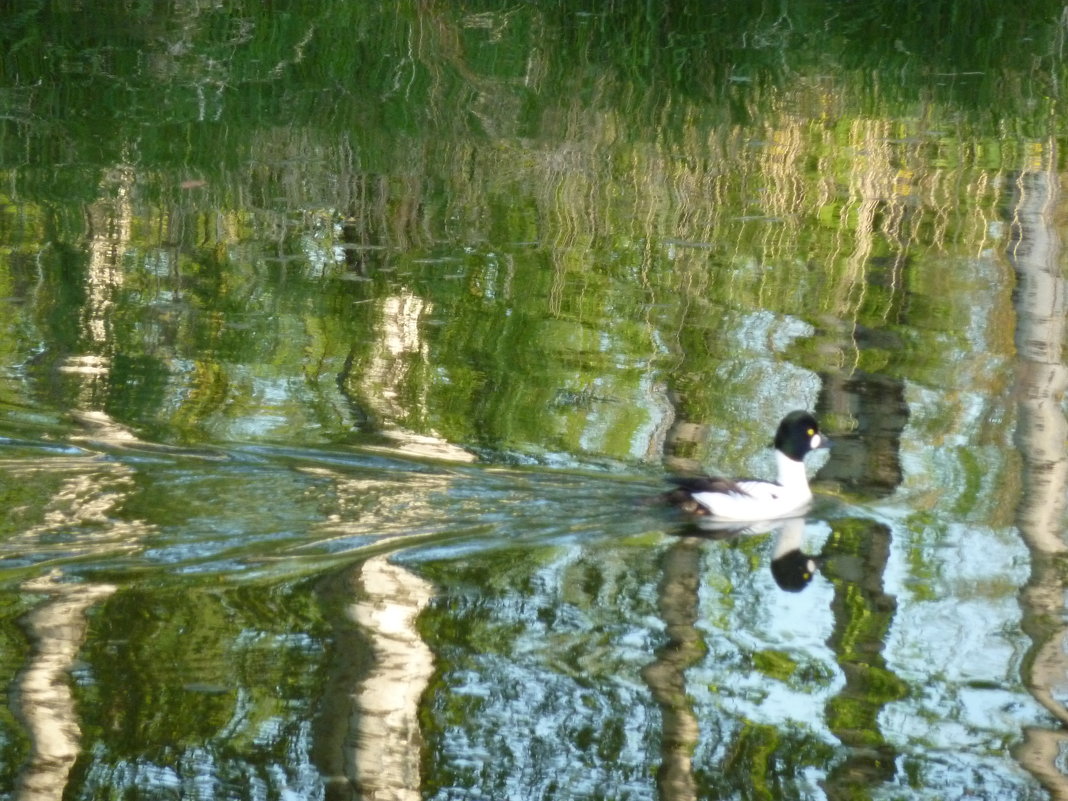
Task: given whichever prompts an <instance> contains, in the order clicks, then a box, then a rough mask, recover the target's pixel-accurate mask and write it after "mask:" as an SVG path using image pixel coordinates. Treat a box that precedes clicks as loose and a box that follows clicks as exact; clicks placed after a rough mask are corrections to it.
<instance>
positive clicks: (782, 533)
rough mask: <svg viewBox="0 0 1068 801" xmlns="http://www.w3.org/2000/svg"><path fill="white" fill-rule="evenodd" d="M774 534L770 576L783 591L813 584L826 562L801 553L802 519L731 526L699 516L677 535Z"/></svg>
mask: <svg viewBox="0 0 1068 801" xmlns="http://www.w3.org/2000/svg"><path fill="white" fill-rule="evenodd" d="M772 532H774V533H775V545H774V547H773V549H772V552H771V575H772V577H773V578H774V579H775V583H776V584H778V585H779V588H780V589H783V590H785V591H787V592H801V590H803V589H805V587H807V586H808V585H809V584H810V583H811V581H812V578H813V577H814V576H815V575H816V572H817V571H818V570H819V568H820V565H821V564H822V562H823V556H822V555H818V554H809V553H806V552H805V551H803V550H802V545H803V542H804V534H805V518H803V517H788V518H784V519H781V520H769V521H765V522H759V523H750V524H748V525H745V526H738V525H737V524H735V525H733V526H730V525H727V524H725V523H719V522H714V521H712V520H710V519H709V518H707V517H696V518H694V520H693V521H692V522H690V523H688V524H686V525H684V526H682V527H681V528H680V529H679V530H677V531H676V532H675V533H676V534H677V535H678V536H681V537H700V538H702V539H708V540H732V539H735V538H737V537H748V536H752V535H754V534H770V533H772Z"/></svg>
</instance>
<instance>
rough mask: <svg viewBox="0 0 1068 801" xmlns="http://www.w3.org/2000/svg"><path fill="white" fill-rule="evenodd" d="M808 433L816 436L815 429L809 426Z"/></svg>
mask: <svg viewBox="0 0 1068 801" xmlns="http://www.w3.org/2000/svg"><path fill="white" fill-rule="evenodd" d="M808 435H809V436H810V437H814V436H816V429H814V428H810V429H809V430H808Z"/></svg>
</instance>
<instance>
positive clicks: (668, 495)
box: [661, 476, 749, 515]
mask: <svg viewBox="0 0 1068 801" xmlns="http://www.w3.org/2000/svg"><path fill="white" fill-rule="evenodd" d="M668 481H670V482H671V483H672V484H674V485H675V487H676V488H675V489H673V490H668V491H667V492H665V493H664V494H663V495H662V496H661V498H662V499H663V501H664V502H665V503H669V504H671V505H672V506H678V507H679V508H680V509H682V510H683V511H685V512H690V513H691V514H698V515H706V514H708V509H707V508H706V507H705V506H703V505H702V504H700V503H698V502H697V501H696V500H694V497H693V496H694V494H695V493H699V492H722V493H724V494H732V495H749V493H748V492H746V491H745V489H744V488H743V487H742V485H741V484H740V483H738V482H737V481H734V480H732V479H729V478H720V477H718V476H671V477H670V478H668Z"/></svg>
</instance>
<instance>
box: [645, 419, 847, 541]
mask: <svg viewBox="0 0 1068 801" xmlns="http://www.w3.org/2000/svg"><path fill="white" fill-rule="evenodd" d="M830 444H831V442H830V440H829V439H828V438H827V437H825V436H824V435H823V434H822V433H820V425H819V423H818V422H817V421H816V418H815V416H813V415H812V413H811V412H808V411H805V410H803V409H798V410H796V411H793V412H790V413H789V414H788V415H786V416H785V417H784V418H783V419H782V422H780V423H779V428H778V429H777V430H776V432H775V440H774V447H775V463H776V466H777V467H778V471H779V476H778V480H776V481H765V480H762V479H756V478H719V477H713V476H675V477H672V478H671V479H669V480H670V481H671V483H673V484H675V487H676V488H675V489H673V490H670V491H669V492H667V493H665V494H664V498H665V500H666V501H667V502H668V503H670V504H672V505H674V506H677V507H679V508H680V509H682V510H683V511H684V512H687V513H689V514H692V515H697V516H701V517H707V518H710V520H709V522H715V523H719V522H723V523H725V524H734V523H740V522H743V523H744V522H755V521H765V520H776V519H779V518H783V517H794V516H797V515H798V514H802V513H804V512H805V511H806V510H807V509H808V506H809V504H810V503H811V502H812V490H811V489H810V488H809V486H808V476H807V474H806V473H805V462H804V459H805V456H807V455H808V454H809V453H811V452H812V451H814V450H817V449H820V448H828V447H830Z"/></svg>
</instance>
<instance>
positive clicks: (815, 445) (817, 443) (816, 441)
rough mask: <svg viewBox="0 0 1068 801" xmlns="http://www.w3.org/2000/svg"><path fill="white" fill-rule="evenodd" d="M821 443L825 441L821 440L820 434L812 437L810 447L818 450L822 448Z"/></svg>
mask: <svg viewBox="0 0 1068 801" xmlns="http://www.w3.org/2000/svg"><path fill="white" fill-rule="evenodd" d="M821 442H823V440H822V439H820V435H819V434H813V435H812V441H811V442H810V443H809V447H811V448H818V447H819V446H820V443H821Z"/></svg>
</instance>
